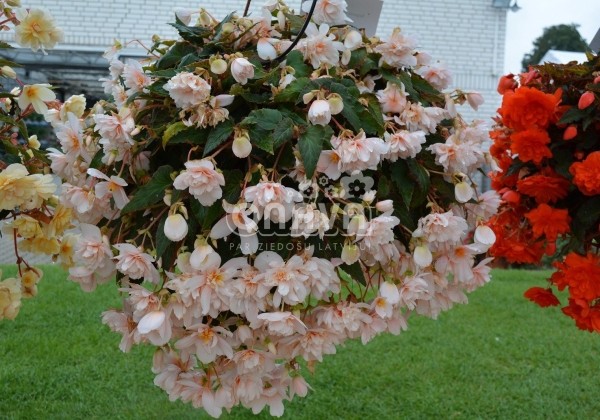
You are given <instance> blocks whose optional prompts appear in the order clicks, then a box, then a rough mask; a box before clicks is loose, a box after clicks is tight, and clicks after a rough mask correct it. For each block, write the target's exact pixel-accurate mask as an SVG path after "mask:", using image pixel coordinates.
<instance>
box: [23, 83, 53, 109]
mask: <svg viewBox="0 0 600 420" xmlns="http://www.w3.org/2000/svg"><path fill="white" fill-rule="evenodd" d="M49 87H51V86H50V85H49V84H46V83H42V84H37V85H25V86H23V90H22V91H21V95H19V99H18V100H17V102H18V103H19V106H20V107H21V109H22V110H25V109H26V108H27V107H28V106H29V105H32V106H33V109H35V112H37V113H38V114H42V115H43V114H45V113H46V112H48V106H47V105H46V102H49V101H53V100H55V99H56V95H55V94H54V92H52V91H51V90H50V89H48V88H49Z"/></svg>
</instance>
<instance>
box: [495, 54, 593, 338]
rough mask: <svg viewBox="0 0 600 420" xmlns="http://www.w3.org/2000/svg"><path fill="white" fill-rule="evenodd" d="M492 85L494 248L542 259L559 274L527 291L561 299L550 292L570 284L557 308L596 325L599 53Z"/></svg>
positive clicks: (509, 256) (537, 297)
mask: <svg viewBox="0 0 600 420" xmlns="http://www.w3.org/2000/svg"><path fill="white" fill-rule="evenodd" d="M498 89H499V91H500V93H501V94H503V95H504V98H503V101H502V107H501V108H500V109H499V110H498V112H499V114H500V116H499V117H498V118H497V125H496V127H495V129H494V131H493V132H492V137H493V138H494V145H493V146H492V149H491V152H492V154H493V155H494V157H495V158H496V159H497V161H498V165H499V166H500V169H501V171H499V172H497V173H496V174H495V175H494V176H493V178H492V186H493V187H494V188H495V189H496V190H498V192H499V193H500V194H501V195H502V198H503V201H502V206H501V210H500V213H499V214H498V215H497V216H496V217H494V219H493V221H492V224H491V226H492V228H493V229H494V231H495V232H496V234H497V235H498V237H499V239H498V242H497V243H496V244H495V245H494V247H493V248H492V252H493V254H494V255H496V256H498V257H503V258H505V259H506V260H507V261H508V262H511V263H527V264H535V265H538V264H540V263H541V262H542V258H543V257H544V256H548V258H550V259H551V260H552V261H554V267H555V268H556V272H555V273H554V274H553V275H552V276H551V278H550V279H549V284H548V285H547V287H533V288H531V289H529V290H527V292H525V297H526V298H528V299H530V300H532V301H534V302H536V303H537V304H539V305H540V306H542V307H547V306H559V305H561V303H560V300H559V299H558V297H557V296H556V295H555V294H554V292H553V289H554V288H556V289H558V290H559V291H562V290H564V289H568V292H569V297H568V304H567V305H566V306H564V307H563V308H562V311H563V312H564V313H565V314H566V315H567V316H569V317H571V318H573V319H574V320H575V322H576V325H577V327H579V328H580V329H583V330H587V331H596V332H600V300H599V299H600V245H599V242H598V241H599V240H600V230H599V223H600V101H599V100H598V98H599V95H600V59H599V58H598V56H592V55H590V56H589V57H588V61H587V62H585V63H583V64H576V63H570V64H566V65H558V64H544V65H540V66H534V67H532V68H531V69H530V71H529V72H527V73H524V74H521V75H520V76H519V78H518V80H515V78H514V76H513V75H509V76H504V77H503V78H502V79H501V81H500V84H499V87H498Z"/></svg>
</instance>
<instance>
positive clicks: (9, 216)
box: [0, 0, 85, 320]
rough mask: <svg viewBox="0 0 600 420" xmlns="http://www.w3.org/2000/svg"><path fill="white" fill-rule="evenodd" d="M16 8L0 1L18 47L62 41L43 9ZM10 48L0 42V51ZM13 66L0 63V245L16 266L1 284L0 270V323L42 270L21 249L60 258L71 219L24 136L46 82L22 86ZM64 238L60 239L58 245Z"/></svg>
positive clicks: (11, 1)
mask: <svg viewBox="0 0 600 420" xmlns="http://www.w3.org/2000/svg"><path fill="white" fill-rule="evenodd" d="M18 6H20V1H18V0H5V1H0V19H1V20H2V25H0V30H2V31H8V30H13V31H14V34H15V40H16V42H17V43H18V44H19V45H20V46H21V47H27V48H31V49H32V50H33V51H38V50H42V51H45V49H46V48H47V49H50V48H53V47H54V46H55V45H56V43H57V42H59V41H60V40H61V39H62V31H61V30H60V29H59V28H57V27H56V25H55V24H54V20H53V19H52V16H51V15H50V14H49V13H48V12H47V11H45V10H43V9H25V8H16V7H18ZM11 48H12V47H11V46H10V44H8V43H6V42H1V41H0V50H8V49H11ZM17 67H19V65H18V64H17V63H14V62H11V61H9V60H6V59H0V226H1V231H0V235H1V236H3V238H2V239H3V242H4V243H3V244H2V246H3V247H6V248H12V252H13V253H14V260H13V261H15V263H16V266H17V275H16V276H15V277H9V278H5V279H4V280H2V271H1V270H0V320H3V319H14V318H15V317H16V316H17V314H18V313H19V310H20V308H21V304H22V299H24V298H31V297H33V296H36V295H37V290H38V289H37V284H38V282H39V281H40V279H41V278H42V276H43V272H42V270H41V269H40V268H38V267H34V266H33V265H31V264H30V262H29V261H28V258H27V255H26V254H25V253H24V251H29V250H32V247H33V248H35V249H36V251H47V252H48V253H50V254H60V251H61V250H60V241H59V239H58V238H57V237H62V235H63V233H65V231H66V230H67V229H69V228H70V227H71V219H72V217H71V216H70V210H68V209H65V208H64V207H62V206H60V205H57V204H58V202H57V199H56V195H55V194H56V192H57V184H56V182H55V181H54V179H53V176H52V175H50V174H49V167H48V164H49V161H48V159H47V158H46V156H45V153H44V152H43V151H42V150H40V141H39V140H38V138H37V136H36V135H31V136H30V135H29V133H28V131H27V125H26V124H25V120H26V119H27V117H29V116H31V115H32V114H34V113H39V114H45V113H46V111H47V110H48V105H47V103H52V102H53V101H54V100H55V99H56V96H55V94H54V92H53V91H52V89H51V88H52V87H51V86H50V85H48V84H34V85H25V84H24V83H23V82H22V81H21V80H20V79H19V77H18V74H17V72H16V71H15V68H17ZM15 84H16V85H18V86H17V87H15V88H13V89H10V88H8V87H7V86H10V85H13V86H14V85H15ZM80 99H81V100H84V99H83V98H80ZM73 103H74V101H72V100H71V101H67V103H65V104H64V107H63V108H64V110H65V112H66V111H71V112H76V111H75V107H74V105H73ZM84 110H85V102H83V105H82V106H81V111H82V112H83V111H84ZM69 238H70V236H69V235H66V236H65V237H64V244H68V243H69ZM6 250H7V251H8V249H6Z"/></svg>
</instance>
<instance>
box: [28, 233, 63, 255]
mask: <svg viewBox="0 0 600 420" xmlns="http://www.w3.org/2000/svg"><path fill="white" fill-rule="evenodd" d="M19 249H20V250H22V251H26V252H33V253H36V254H46V255H56V254H58V253H60V243H59V242H58V239H56V238H46V237H43V236H42V237H37V238H30V239H23V240H22V241H21V242H19Z"/></svg>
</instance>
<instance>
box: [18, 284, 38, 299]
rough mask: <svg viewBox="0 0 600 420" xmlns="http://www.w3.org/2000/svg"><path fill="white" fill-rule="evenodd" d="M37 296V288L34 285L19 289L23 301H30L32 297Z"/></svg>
mask: <svg viewBox="0 0 600 420" xmlns="http://www.w3.org/2000/svg"><path fill="white" fill-rule="evenodd" d="M37 294H38V288H37V286H36V285H35V284H34V285H33V286H31V287H23V288H22V289H21V297H23V298H24V299H30V298H32V297H34V296H37Z"/></svg>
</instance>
